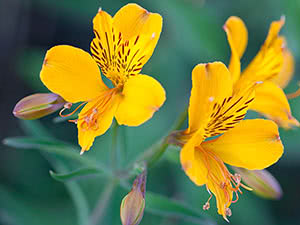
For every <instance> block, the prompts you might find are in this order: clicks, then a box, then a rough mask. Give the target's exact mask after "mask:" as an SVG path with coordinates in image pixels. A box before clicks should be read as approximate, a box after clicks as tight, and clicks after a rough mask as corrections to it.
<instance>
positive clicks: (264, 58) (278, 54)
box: [235, 18, 284, 90]
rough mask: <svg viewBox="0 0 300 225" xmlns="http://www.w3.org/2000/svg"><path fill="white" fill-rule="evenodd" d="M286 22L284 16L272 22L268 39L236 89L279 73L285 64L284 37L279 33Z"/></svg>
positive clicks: (243, 74)
mask: <svg viewBox="0 0 300 225" xmlns="http://www.w3.org/2000/svg"><path fill="white" fill-rule="evenodd" d="M283 24H284V18H281V20H279V21H275V22H273V23H272V24H271V26H270V30H269V33H268V36H267V39H266V41H265V43H264V44H263V46H262V47H261V49H260V51H259V52H258V53H257V55H256V56H255V58H254V59H253V60H252V62H251V63H250V64H249V66H248V67H247V68H246V69H245V70H244V71H243V73H242V75H241V78H240V79H239V80H238V82H237V84H236V85H235V89H236V90H237V89H242V88H243V86H244V85H245V83H246V84H249V83H255V82H258V81H266V80H268V79H272V78H273V77H275V76H276V75H278V74H279V72H280V71H281V68H282V64H283V54H282V49H283V46H284V38H282V37H279V36H278V33H279V31H280V29H281V27H282V26H283Z"/></svg>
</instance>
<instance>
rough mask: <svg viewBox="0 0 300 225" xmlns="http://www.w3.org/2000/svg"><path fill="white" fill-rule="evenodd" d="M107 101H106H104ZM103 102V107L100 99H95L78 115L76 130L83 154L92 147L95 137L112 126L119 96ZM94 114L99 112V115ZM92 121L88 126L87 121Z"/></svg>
mask: <svg viewBox="0 0 300 225" xmlns="http://www.w3.org/2000/svg"><path fill="white" fill-rule="evenodd" d="M106 100H107V101H106ZM106 100H105V105H104V106H103V104H99V102H100V103H101V102H102V103H103V101H102V99H99V98H98V99H95V100H94V101H92V102H89V103H88V104H86V105H85V106H84V108H83V109H82V110H81V112H80V113H79V118H78V123H77V128H78V142H79V145H80V146H81V148H82V150H81V152H82V153H83V152H84V151H88V150H89V149H90V147H91V146H92V145H93V142H94V139H95V137H97V136H100V135H102V134H104V133H105V132H106V131H107V130H108V129H109V127H110V126H111V124H112V121H113V118H114V115H115V113H116V110H117V108H118V105H119V101H120V99H119V96H118V95H115V96H114V97H112V98H110V99H106ZM95 110H97V111H96V112H100V113H99V115H98V114H96V112H95ZM91 120H94V121H95V122H94V123H93V124H92V126H88V125H87V123H88V121H91Z"/></svg>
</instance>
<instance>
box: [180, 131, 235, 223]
mask: <svg viewBox="0 0 300 225" xmlns="http://www.w3.org/2000/svg"><path fill="white" fill-rule="evenodd" d="M197 133H198V132H197ZM202 139H203V136H202ZM199 141H201V134H200V133H198V135H197V136H194V137H193V138H191V139H190V141H189V142H188V143H187V144H186V145H185V146H184V147H183V148H182V150H181V152H180V160H181V165H182V168H183V170H184V171H185V173H186V175H187V176H188V177H189V178H190V179H191V180H192V181H193V182H194V183H195V184H196V185H198V186H201V185H204V184H206V185H207V188H208V189H209V191H211V192H212V193H213V194H214V195H215V196H216V199H217V207H218V213H219V214H221V215H223V217H224V219H226V209H227V208H229V206H230V204H231V201H232V192H233V191H232V190H233V189H232V186H231V183H230V180H229V179H230V178H229V172H228V170H227V168H226V167H225V165H224V163H223V162H222V161H221V160H220V159H218V158H217V157H216V156H215V155H213V154H211V153H209V152H207V151H206V150H205V149H204V148H202V146H201V145H198V143H199ZM195 146H196V147H195ZM222 185H223V186H222ZM226 220H227V219H226Z"/></svg>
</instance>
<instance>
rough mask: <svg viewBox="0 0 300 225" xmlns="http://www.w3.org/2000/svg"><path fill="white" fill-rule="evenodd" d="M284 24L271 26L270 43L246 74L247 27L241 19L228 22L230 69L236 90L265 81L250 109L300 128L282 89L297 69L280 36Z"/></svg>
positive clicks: (260, 52)
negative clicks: (242, 62)
mask: <svg viewBox="0 0 300 225" xmlns="http://www.w3.org/2000/svg"><path fill="white" fill-rule="evenodd" d="M284 21H285V19H284V17H282V18H281V19H280V20H279V21H274V22H273V23H272V24H271V26H270V29H269V33H268V36H267V38H266V41H265V42H264V44H263V45H262V47H261V49H260V51H259V52H258V54H257V55H256V56H255V58H254V59H253V60H252V62H251V63H250V64H249V65H248V67H247V68H246V69H245V70H244V71H243V72H242V73H241V72H240V71H241V65H240V59H241V57H242V56H243V54H244V51H245V49H246V46H247V41H248V31H247V28H246V26H245V24H244V22H243V21H242V20H241V19H240V18H238V17H235V16H232V17H230V18H229V19H228V20H227V21H226V23H225V25H224V30H225V32H226V34H227V39H228V42H229V45H230V48H231V59H230V64H229V70H230V72H231V74H232V79H233V82H234V86H235V87H234V89H240V88H241V87H243V86H244V83H247V82H249V83H251V82H253V83H254V82H258V81H261V82H263V84H262V85H260V86H259V87H257V89H256V94H255V100H254V102H253V104H252V105H251V108H250V109H252V110H255V111H257V112H259V113H261V114H263V115H264V116H265V117H267V118H269V119H272V120H274V121H275V122H276V123H277V124H278V125H280V126H282V127H284V128H291V127H292V126H300V123H299V122H298V121H297V120H296V119H295V118H294V117H293V116H292V113H291V109H290V106H289V103H288V100H287V98H286V95H285V94H284V92H283V90H282V88H284V87H285V86H286V85H287V84H288V82H289V81H290V79H291V77H292V74H293V70H294V62H293V56H292V55H291V53H290V51H289V50H288V49H287V48H286V42H285V39H284V37H282V36H279V31H280V29H281V28H282V26H283V25H284Z"/></svg>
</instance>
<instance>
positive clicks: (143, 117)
mask: <svg viewBox="0 0 300 225" xmlns="http://www.w3.org/2000/svg"><path fill="white" fill-rule="evenodd" d="M165 99H166V94H165V90H164V88H163V87H162V86H161V84H160V83H159V82H158V81H157V80H155V79H153V78H152V77H150V76H147V75H139V76H134V77H131V78H130V79H129V80H128V81H127V82H126V83H125V85H124V88H123V91H122V95H121V102H120V105H119V107H118V110H117V112H116V119H117V121H118V123H119V124H124V125H128V126H139V125H141V124H142V123H144V122H146V121H147V120H149V119H150V118H151V117H152V116H153V114H154V113H155V112H156V111H157V110H158V109H159V108H160V107H161V106H162V104H163V103H164V101H165Z"/></svg>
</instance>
